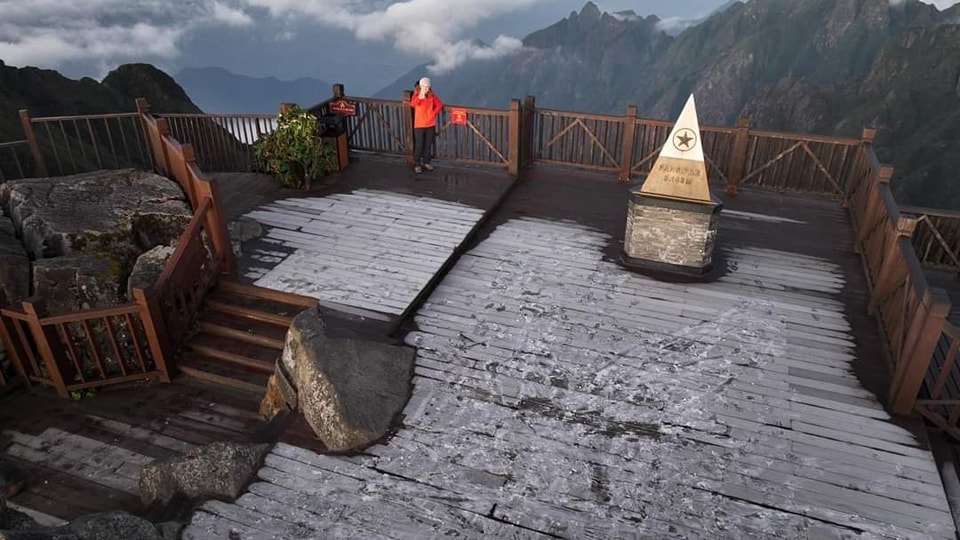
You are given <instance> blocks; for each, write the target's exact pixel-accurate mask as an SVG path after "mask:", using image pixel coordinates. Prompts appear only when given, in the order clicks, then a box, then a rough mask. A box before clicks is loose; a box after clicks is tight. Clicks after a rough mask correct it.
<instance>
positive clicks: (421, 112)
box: [410, 77, 443, 173]
mask: <svg viewBox="0 0 960 540" xmlns="http://www.w3.org/2000/svg"><path fill="white" fill-rule="evenodd" d="M410 106H411V107H413V164H414V169H413V170H414V171H416V172H417V173H422V172H423V170H424V169H426V170H428V171H432V170H433V169H434V167H433V165H431V164H430V160H431V158H432V156H433V141H434V139H435V138H436V136H437V115H438V114H440V112H441V111H443V101H440V98H439V97H437V94H436V93H435V92H434V91H433V89H432V88H430V79H429V78H427V77H424V78H422V79H420V82H419V84H417V87H416V89H415V91H414V93H413V95H412V96H410Z"/></svg>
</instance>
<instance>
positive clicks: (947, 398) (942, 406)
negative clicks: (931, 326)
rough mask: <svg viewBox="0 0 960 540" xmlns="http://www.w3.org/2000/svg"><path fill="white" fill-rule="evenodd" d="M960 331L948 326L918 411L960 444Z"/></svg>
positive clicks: (937, 351) (939, 342) (937, 350)
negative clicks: (959, 426)
mask: <svg viewBox="0 0 960 540" xmlns="http://www.w3.org/2000/svg"><path fill="white" fill-rule="evenodd" d="M958 350H960V328H958V327H957V326H955V325H953V324H951V323H949V322H948V323H946V324H945V325H944V328H943V334H942V335H941V336H940V340H939V341H938V342H937V348H936V350H935V351H934V356H933V364H932V366H931V369H930V370H928V372H927V377H926V379H925V381H924V386H925V388H924V390H925V392H924V394H923V395H922V396H921V399H918V400H917V406H916V410H917V412H919V413H920V414H921V415H922V416H923V417H924V418H926V419H927V420H929V421H930V422H931V423H932V424H934V425H935V426H937V427H939V428H940V429H942V430H944V431H945V432H946V433H948V434H949V435H950V436H951V437H953V438H954V439H956V440H958V441H960V429H958V428H957V424H958V422H960V369H958V366H957V351H958Z"/></svg>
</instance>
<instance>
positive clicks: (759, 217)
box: [723, 209, 806, 225]
mask: <svg viewBox="0 0 960 540" xmlns="http://www.w3.org/2000/svg"><path fill="white" fill-rule="evenodd" d="M723 215H724V217H726V216H731V217H735V218H738V219H746V220H749V221H766V222H769V223H794V224H797V225H804V224H806V221H799V220H796V219H791V218H785V217H781V216H770V215H767V214H757V213H755V212H744V211H742V210H726V209H725V210H724V211H723Z"/></svg>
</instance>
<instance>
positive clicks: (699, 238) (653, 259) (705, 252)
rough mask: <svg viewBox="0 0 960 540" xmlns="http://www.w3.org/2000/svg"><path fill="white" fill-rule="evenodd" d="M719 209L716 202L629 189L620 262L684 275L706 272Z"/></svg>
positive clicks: (719, 205) (711, 263)
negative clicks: (691, 200) (688, 200)
mask: <svg viewBox="0 0 960 540" xmlns="http://www.w3.org/2000/svg"><path fill="white" fill-rule="evenodd" d="M722 209H723V204H722V203H721V202H719V201H713V202H710V203H700V202H687V201H681V200H677V199H667V198H663V197H655V196H650V195H644V194H642V193H640V192H639V191H633V192H632V193H631V195H630V200H629V202H628V211H627V231H626V236H625V238H624V241H623V254H622V258H623V263H624V264H625V265H627V266H632V267H636V268H641V269H645V270H655V271H662V272H671V273H678V274H685V275H695V276H697V275H704V274H708V273H710V271H711V270H712V269H713V246H714V243H715V242H716V238H717V225H718V224H719V221H720V211H721V210H722Z"/></svg>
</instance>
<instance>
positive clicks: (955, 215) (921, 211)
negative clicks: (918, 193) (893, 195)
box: [900, 204, 960, 219]
mask: <svg viewBox="0 0 960 540" xmlns="http://www.w3.org/2000/svg"><path fill="white" fill-rule="evenodd" d="M900 211H901V212H902V213H904V214H914V215H918V216H937V217H944V218H950V219H960V210H948V209H945V208H926V207H924V206H911V205H906V204H901V205H900Z"/></svg>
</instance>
